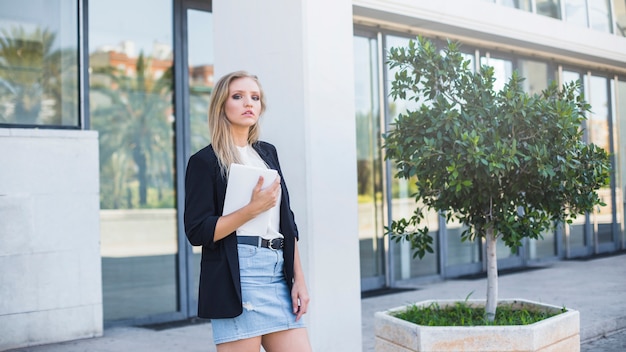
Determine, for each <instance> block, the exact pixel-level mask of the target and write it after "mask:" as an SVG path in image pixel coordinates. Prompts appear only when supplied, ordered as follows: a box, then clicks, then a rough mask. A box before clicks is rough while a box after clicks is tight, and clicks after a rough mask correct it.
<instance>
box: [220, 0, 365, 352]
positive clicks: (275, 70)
mask: <svg viewBox="0 0 626 352" xmlns="http://www.w3.org/2000/svg"><path fill="white" fill-rule="evenodd" d="M213 14H214V19H215V20H214V25H215V77H216V79H217V78H218V77H220V76H222V75H223V74H225V73H228V72H231V71H234V70H239V69H245V70H248V71H250V72H252V73H254V74H256V75H258V76H259V78H260V80H261V83H262V85H263V88H264V90H265V93H266V96H267V102H268V110H267V112H266V114H265V116H264V117H263V121H262V139H264V140H266V141H268V142H271V143H273V144H274V145H276V147H277V148H278V152H279V156H280V161H281V166H282V169H283V172H284V174H285V181H286V182H287V185H288V186H289V191H290V195H291V204H292V208H293V210H294V212H295V214H296V222H297V223H298V227H299V229H300V234H301V241H300V243H299V246H300V251H301V254H302V260H303V266H304V269H305V273H306V276H307V283H308V287H309V291H310V295H311V298H312V303H311V307H310V311H309V314H308V315H307V317H306V321H307V323H308V326H309V333H310V336H311V340H312V344H313V349H314V350H315V351H360V350H361V349H362V346H361V299H360V274H359V246H358V232H357V231H358V230H357V221H358V219H357V176H356V142H355V123H354V77H353V75H354V72H353V71H354V70H353V66H354V63H353V48H352V41H353V37H352V5H351V1H348V0H316V1H303V0H276V1H265V2H260V1H252V0H229V1H216V2H214V3H213Z"/></svg>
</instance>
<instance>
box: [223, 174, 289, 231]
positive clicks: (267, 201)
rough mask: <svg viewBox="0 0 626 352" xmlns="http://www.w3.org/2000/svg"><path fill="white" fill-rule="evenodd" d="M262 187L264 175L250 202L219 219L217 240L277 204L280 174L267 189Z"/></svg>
mask: <svg viewBox="0 0 626 352" xmlns="http://www.w3.org/2000/svg"><path fill="white" fill-rule="evenodd" d="M262 187H263V177H259V181H258V182H257V184H256V185H255V186H254V189H253V190H252V196H251V197H250V202H249V203H248V204H247V205H245V206H244V207H243V208H241V209H239V210H237V211H235V212H232V213H230V214H228V215H222V216H220V217H219V219H217V223H216V224H215V232H214V234H213V238H214V240H215V241H219V240H221V239H222V238H224V237H226V236H228V235H230V234H231V233H233V232H234V231H235V230H237V229H238V228H239V227H240V226H241V225H243V224H245V223H246V222H248V221H250V220H251V219H254V218H255V217H256V216H257V215H259V214H261V213H262V212H264V211H267V210H269V209H271V208H272V207H274V206H275V205H276V202H278V197H279V195H280V176H276V180H274V182H272V184H271V185H269V186H268V187H266V188H265V189H262Z"/></svg>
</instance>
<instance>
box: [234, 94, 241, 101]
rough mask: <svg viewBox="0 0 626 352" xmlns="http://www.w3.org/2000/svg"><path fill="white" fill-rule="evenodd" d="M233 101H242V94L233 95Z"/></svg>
mask: <svg viewBox="0 0 626 352" xmlns="http://www.w3.org/2000/svg"><path fill="white" fill-rule="evenodd" d="M233 99H235V100H239V99H241V94H235V95H233Z"/></svg>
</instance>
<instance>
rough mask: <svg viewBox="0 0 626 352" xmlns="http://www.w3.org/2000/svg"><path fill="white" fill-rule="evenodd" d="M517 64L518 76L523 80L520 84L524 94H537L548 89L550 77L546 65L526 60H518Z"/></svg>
mask: <svg viewBox="0 0 626 352" xmlns="http://www.w3.org/2000/svg"><path fill="white" fill-rule="evenodd" d="M517 63H518V68H517V69H518V71H519V74H520V75H521V76H522V77H524V78H525V80H524V81H523V82H522V85H523V86H524V91H525V92H528V93H529V94H535V93H537V94H539V93H541V91H542V90H544V89H546V88H548V83H549V82H550V78H551V77H550V72H549V71H548V64H547V63H545V62H541V61H534V60H527V59H520V60H518V62H517Z"/></svg>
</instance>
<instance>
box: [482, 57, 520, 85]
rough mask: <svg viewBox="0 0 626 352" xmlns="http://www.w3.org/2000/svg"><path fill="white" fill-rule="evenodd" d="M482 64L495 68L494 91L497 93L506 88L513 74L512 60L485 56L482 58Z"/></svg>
mask: <svg viewBox="0 0 626 352" xmlns="http://www.w3.org/2000/svg"><path fill="white" fill-rule="evenodd" d="M480 64H481V65H483V66H485V65H486V66H491V67H493V77H494V78H495V79H496V81H495V82H494V83H493V89H494V90H496V91H499V90H501V89H502V88H504V85H505V84H507V83H508V82H509V78H510V77H511V75H512V74H513V62H512V61H511V60H506V59H498V58H493V57H489V58H488V57H484V56H483V57H481V58H480Z"/></svg>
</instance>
